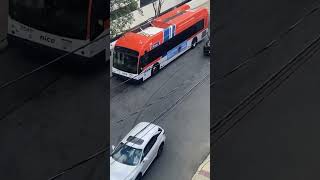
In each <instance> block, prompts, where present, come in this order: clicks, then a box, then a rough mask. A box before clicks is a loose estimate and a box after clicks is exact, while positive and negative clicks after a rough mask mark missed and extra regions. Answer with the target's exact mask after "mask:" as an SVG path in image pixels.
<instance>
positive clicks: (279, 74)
mask: <svg viewBox="0 0 320 180" xmlns="http://www.w3.org/2000/svg"><path fill="white" fill-rule="evenodd" d="M319 41H320V34H319V35H318V36H317V38H315V39H314V40H313V41H312V42H311V43H310V44H309V45H308V46H307V47H305V48H304V49H303V50H302V51H300V52H299V53H298V54H297V55H296V56H294V57H293V58H292V59H291V60H290V61H289V62H288V63H287V64H285V65H284V66H283V67H282V68H281V69H280V70H279V71H277V72H275V73H274V74H273V75H272V76H271V77H270V78H268V79H267V80H266V81H265V82H264V83H263V84H262V85H261V86H259V87H258V88H257V89H256V90H255V91H253V92H252V93H251V94H249V95H248V96H247V97H246V98H244V99H243V100H242V101H241V102H240V103H239V104H238V105H236V106H235V107H234V108H233V109H232V110H231V111H230V112H228V113H227V114H225V115H224V117H223V118H221V119H220V120H218V121H217V122H216V123H215V124H214V125H213V126H211V127H210V134H215V133H217V132H218V131H219V130H220V129H222V128H224V127H225V126H226V124H227V123H228V122H229V121H231V120H232V118H233V117H234V116H236V115H237V113H240V111H241V110H243V109H244V108H246V107H248V106H249V105H250V103H252V102H253V101H254V100H256V99H257V98H259V95H263V93H264V92H266V91H267V90H268V88H269V87H271V86H273V85H274V84H275V83H276V82H277V80H279V79H280V78H282V77H283V76H284V75H285V74H286V73H288V72H289V75H287V76H286V77H285V79H283V80H282V81H280V83H279V84H278V85H277V86H276V87H274V88H273V89H272V90H271V91H270V92H269V94H271V93H272V92H273V91H274V90H275V89H276V88H277V87H279V86H280V85H281V84H282V83H283V82H284V81H285V80H287V79H288V78H289V77H290V76H291V75H292V74H293V73H294V72H295V71H296V70H297V68H299V67H300V66H301V65H302V64H303V63H305V62H306V61H307V60H309V59H310V58H311V57H312V56H313V55H314V54H315V53H316V52H317V51H318V50H319V48H317V47H318V46H319ZM314 49H315V51H314V52H313V51H312V50H314ZM304 54H306V55H304ZM303 55H304V56H303ZM308 55H309V56H310V57H307V56H308ZM300 57H301V58H300ZM303 57H307V58H306V59H304V58H303ZM299 58H300V59H299ZM299 62H302V63H301V65H299V64H298V67H296V69H293V68H294V66H295V65H296V64H297V63H299ZM292 69H293V70H292ZM290 70H291V71H290ZM269 94H267V95H265V96H262V98H261V99H260V101H259V102H258V103H257V104H255V105H254V106H253V107H252V108H250V109H249V111H247V112H246V113H245V114H244V115H243V116H241V117H240V118H239V119H238V120H236V121H235V123H233V124H232V126H231V127H229V128H228V129H227V130H226V131H225V132H223V133H222V134H221V135H220V136H218V138H217V140H216V141H215V142H214V143H216V142H217V141H218V140H219V139H221V138H222V137H223V136H224V135H225V134H226V133H227V132H229V131H230V130H231V129H232V128H233V127H234V126H235V125H236V124H238V123H239V122H240V121H241V120H242V119H243V118H244V117H245V115H247V114H248V113H249V112H250V111H252V110H253V109H254V108H255V107H256V106H257V105H258V104H259V103H261V102H262V101H263V100H264V98H265V97H266V96H268V95H269Z"/></svg>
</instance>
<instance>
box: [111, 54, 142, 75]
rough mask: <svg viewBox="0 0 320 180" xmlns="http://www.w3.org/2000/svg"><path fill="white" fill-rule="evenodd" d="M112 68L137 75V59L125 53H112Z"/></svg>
mask: <svg viewBox="0 0 320 180" xmlns="http://www.w3.org/2000/svg"><path fill="white" fill-rule="evenodd" d="M113 67H115V68H117V69H119V70H121V71H125V72H128V73H132V74H137V70H138V57H137V56H134V55H131V54H128V53H125V52H121V51H114V54H113Z"/></svg>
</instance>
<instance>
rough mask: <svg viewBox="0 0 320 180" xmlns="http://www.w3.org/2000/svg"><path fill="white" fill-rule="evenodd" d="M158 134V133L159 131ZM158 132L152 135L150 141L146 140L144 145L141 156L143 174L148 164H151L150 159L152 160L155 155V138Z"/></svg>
mask: <svg viewBox="0 0 320 180" xmlns="http://www.w3.org/2000/svg"><path fill="white" fill-rule="evenodd" d="M159 134H160V133H159ZM159 134H156V135H154V136H153V137H152V138H151V139H150V141H149V142H148V144H147V145H146V147H145V148H144V150H143V157H142V162H141V163H142V173H143V174H144V173H145V172H146V171H147V169H148V168H149V166H150V165H151V163H152V161H153V160H154V158H155V157H156V156H157V150H158V149H157V147H158V146H157V145H156V142H157V138H158V136H159Z"/></svg>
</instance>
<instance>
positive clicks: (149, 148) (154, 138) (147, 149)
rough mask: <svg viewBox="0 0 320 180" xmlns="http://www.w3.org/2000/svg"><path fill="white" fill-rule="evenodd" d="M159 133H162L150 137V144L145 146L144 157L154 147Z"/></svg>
mask: <svg viewBox="0 0 320 180" xmlns="http://www.w3.org/2000/svg"><path fill="white" fill-rule="evenodd" d="M159 135H160V133H158V134H156V135H154V136H153V137H152V138H151V139H150V141H149V142H148V144H147V145H146V147H145V148H144V152H143V157H145V156H146V155H148V153H149V151H150V150H151V149H152V147H153V145H154V144H155V143H156V141H157V139H158V137H159Z"/></svg>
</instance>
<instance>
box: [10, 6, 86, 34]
mask: <svg viewBox="0 0 320 180" xmlns="http://www.w3.org/2000/svg"><path fill="white" fill-rule="evenodd" d="M9 1H10V3H9V14H10V17H11V18H12V19H14V20H16V21H18V22H20V23H22V24H24V25H26V26H29V27H32V28H35V29H38V30H41V31H45V32H48V33H51V34H56V35H59V36H63V37H69V38H74V39H82V40H84V39H86V34H87V15H88V5H89V2H88V0H9Z"/></svg>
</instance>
